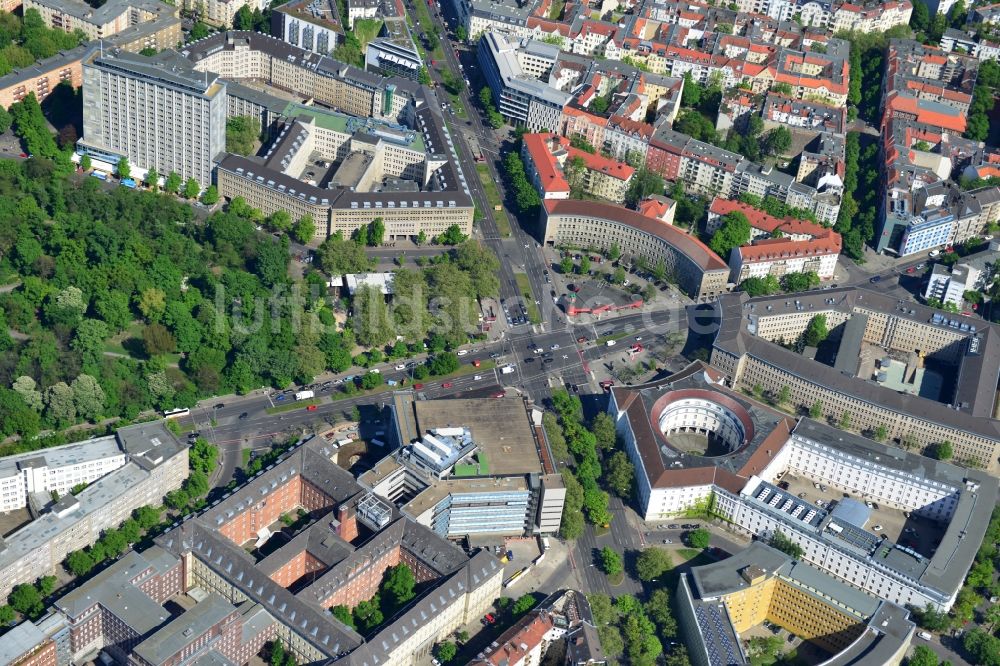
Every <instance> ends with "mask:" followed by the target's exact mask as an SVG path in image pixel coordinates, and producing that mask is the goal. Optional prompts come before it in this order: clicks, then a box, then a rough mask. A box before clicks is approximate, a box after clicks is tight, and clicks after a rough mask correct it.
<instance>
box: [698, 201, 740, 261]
mask: <svg viewBox="0 0 1000 666" xmlns="http://www.w3.org/2000/svg"><path fill="white" fill-rule="evenodd" d="M748 242H750V220H748V219H747V216H746V215H744V214H743V213H740V212H738V211H733V212H731V213H726V214H725V215H723V216H722V226H721V227H720V228H719V229H718V230H717V231H716V232H715V233H714V234H712V238H711V240H710V241H709V243H708V246H709V247H710V248H711V249H712V251H713V252H715V253H716V254H717V255H719V256H720V257H722V258H723V259H728V258H729V252H730V250H732V249H733V248H734V247H740V246H742V245H746V244H747V243H748Z"/></svg>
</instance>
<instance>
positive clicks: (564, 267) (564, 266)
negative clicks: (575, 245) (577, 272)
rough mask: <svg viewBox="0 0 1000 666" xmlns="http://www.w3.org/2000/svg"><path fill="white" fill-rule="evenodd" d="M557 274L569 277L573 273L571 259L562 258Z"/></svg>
mask: <svg viewBox="0 0 1000 666" xmlns="http://www.w3.org/2000/svg"><path fill="white" fill-rule="evenodd" d="M559 272H560V273H562V274H563V275H569V274H570V273H572V272H573V259H572V258H570V257H563V258H562V259H561V260H559Z"/></svg>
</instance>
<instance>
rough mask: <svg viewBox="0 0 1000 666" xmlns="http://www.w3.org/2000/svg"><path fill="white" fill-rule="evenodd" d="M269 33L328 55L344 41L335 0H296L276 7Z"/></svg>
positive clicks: (306, 48)
mask: <svg viewBox="0 0 1000 666" xmlns="http://www.w3.org/2000/svg"><path fill="white" fill-rule="evenodd" d="M351 26H353V23H351V24H349V25H348V27H351ZM271 32H272V34H274V35H277V36H278V37H280V38H281V39H282V40H283V41H285V42H288V43H289V44H291V45H292V46H298V47H300V48H303V49H305V50H307V51H312V52H313V53H318V54H320V55H330V54H331V53H332V52H333V49H335V48H336V47H337V45H338V44H340V43H341V42H342V41H343V40H344V28H343V20H342V19H341V16H340V10H339V8H338V7H337V3H336V1H335V0H320V1H319V2H317V0H297V1H296V2H289V3H288V4H285V5H281V6H279V7H275V8H274V10H273V11H272V12H271Z"/></svg>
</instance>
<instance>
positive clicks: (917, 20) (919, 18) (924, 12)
mask: <svg viewBox="0 0 1000 666" xmlns="http://www.w3.org/2000/svg"><path fill="white" fill-rule="evenodd" d="M930 24H931V14H930V11H929V10H928V9H927V5H925V4H924V3H923V2H922V1H919V2H914V3H913V11H912V13H911V14H910V27H911V28H913V31H914V32H923V31H924V30H927V28H928V27H929V26H930Z"/></svg>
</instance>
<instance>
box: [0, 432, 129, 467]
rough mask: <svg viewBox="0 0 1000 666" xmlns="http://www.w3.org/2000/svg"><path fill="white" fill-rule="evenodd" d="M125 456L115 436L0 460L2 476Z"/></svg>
mask: <svg viewBox="0 0 1000 666" xmlns="http://www.w3.org/2000/svg"><path fill="white" fill-rule="evenodd" d="M124 455H125V452H124V451H122V449H121V447H119V446H118V440H117V439H116V438H115V436H114V435H108V436H107V437H98V438H96V439H88V440H87V441H84V442H77V443H75V444H66V445H65V446H54V447H52V448H51V449H42V450H40V451H31V452H30V453H22V454H19V455H13V456H7V457H5V458H0V474H5V473H8V472H9V473H13V472H14V470H15V469H26V468H38V467H66V466H69V465H76V464H79V463H85V462H91V461H96V460H104V459H106V458H113V457H115V456H124Z"/></svg>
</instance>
